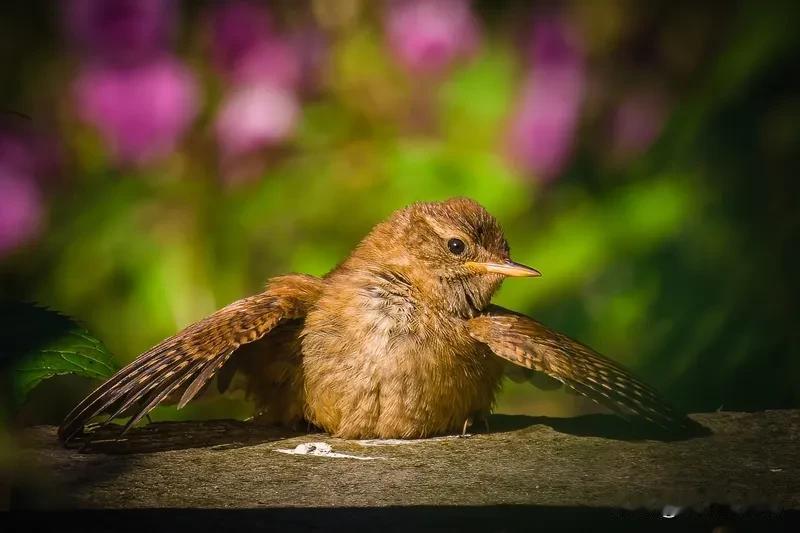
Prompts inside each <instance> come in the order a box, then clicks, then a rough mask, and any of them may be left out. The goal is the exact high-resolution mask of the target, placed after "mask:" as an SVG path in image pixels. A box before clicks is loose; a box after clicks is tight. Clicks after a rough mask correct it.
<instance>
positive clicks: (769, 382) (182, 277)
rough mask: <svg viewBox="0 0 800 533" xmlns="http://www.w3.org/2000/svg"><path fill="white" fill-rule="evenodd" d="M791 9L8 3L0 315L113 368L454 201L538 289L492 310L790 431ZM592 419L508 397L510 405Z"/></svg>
mask: <svg viewBox="0 0 800 533" xmlns="http://www.w3.org/2000/svg"><path fill="white" fill-rule="evenodd" d="M795 4H796V3H793V2H758V1H750V2H746V1H745V2H725V3H721V2H720V3H713V2H675V1H648V2H641V1H635V0H618V1H602V2H601V1H597V2H581V1H574V2H559V3H553V2H535V1H530V2H528V1H500V0H486V1H476V2H468V1H466V0H408V1H402V0H398V1H369V2H368V1H365V0H314V1H290V0H284V1H269V2H255V1H252V2H251V1H231V2H177V1H168V0H165V1H160V0H138V1H135V0H105V1H101V0H70V1H63V2H51V1H29V2H8V3H3V5H2V7H0V13H2V17H1V18H0V41H2V47H0V64H2V65H3V67H4V68H3V69H2V71H1V72H0V289H1V290H2V297H3V299H4V300H9V301H12V300H13V301H35V302H38V303H40V304H42V305H46V306H48V307H51V308H53V309H57V310H59V311H61V312H63V313H66V314H68V315H70V316H72V317H75V318H76V319H78V320H80V321H81V322H82V323H83V324H85V325H86V327H87V328H88V329H89V331H91V332H92V333H93V334H94V335H96V336H97V337H99V338H100V339H102V340H103V341H104V342H105V344H106V345H107V346H108V347H109V349H110V350H111V351H112V352H113V354H114V356H115V358H116V359H117V361H118V362H119V363H120V364H122V363H125V362H127V361H129V360H131V359H133V358H134V357H135V356H136V355H137V354H139V353H140V352H142V351H144V350H145V349H146V348H148V347H150V346H151V345H153V344H155V343H156V342H157V341H159V340H161V339H162V338H164V337H166V336H168V335H171V334H173V333H174V332H176V331H177V330H178V329H180V328H182V327H184V326H186V325H188V324H189V323H191V322H193V321H195V320H197V319H200V318H202V317H203V316H205V315H207V314H209V313H211V312H213V311H214V310H216V309H217V308H219V307H222V306H223V305H225V304H227V303H229V302H231V301H233V300H236V299H238V298H240V297H243V296H245V295H248V294H251V293H253V292H256V291H258V290H259V289H260V287H261V286H262V285H263V284H264V282H265V280H266V279H267V278H269V277H271V276H273V275H276V274H280V273H285V272H288V271H299V272H308V273H312V274H317V275H321V274H324V273H325V272H326V271H327V270H329V269H330V268H332V267H333V266H334V265H336V264H337V263H338V262H339V261H340V260H341V259H342V258H343V257H344V256H345V255H346V254H347V253H348V251H349V250H350V249H351V248H352V247H353V246H354V245H355V244H356V243H357V242H358V240H359V239H360V238H361V237H362V236H363V235H364V234H366V232H367V231H368V230H369V229H370V228H371V226H372V225H373V224H375V223H376V222H378V221H379V220H381V219H383V218H384V217H385V216H387V215H388V214H389V213H390V212H392V211H393V210H395V209H397V208H400V207H402V206H404V205H406V204H408V203H410V202H413V201H417V200H438V199H444V198H447V197H451V196H457V195H464V196H470V197H472V198H474V199H476V200H478V201H479V202H481V203H483V204H484V205H485V206H486V207H487V208H488V209H489V210H490V211H491V212H492V213H494V214H495V215H496V216H497V218H498V219H499V220H500V222H501V224H502V225H503V226H504V228H505V229H506V232H507V233H508V236H509V240H510V242H511V245H512V251H513V254H514V257H515V258H516V259H517V260H518V261H521V262H524V263H526V264H530V265H532V266H535V267H536V268H538V269H540V270H541V271H542V272H543V274H544V275H543V277H542V278H540V279H536V280H512V281H509V282H507V283H506V284H505V286H504V287H503V289H502V290H501V292H500V294H499V295H498V297H497V299H496V301H497V302H498V303H500V304H501V305H505V306H508V307H512V308H515V309H518V310H520V311H523V312H525V313H529V314H531V315H533V316H535V317H537V318H538V319H540V320H541V321H543V322H544V323H546V324H548V325H550V326H553V327H555V328H557V329H559V330H561V331H564V332H566V333H567V334H569V335H571V336H573V337H575V338H578V339H580V340H582V341H584V342H586V343H588V344H590V345H592V346H594V347H595V348H596V349H598V350H599V351H601V352H603V353H605V354H608V355H610V356H612V357H613V358H615V359H617V360H619V361H621V362H622V363H624V364H625V365H627V366H628V367H631V368H632V369H634V370H635V371H636V372H637V373H638V374H639V375H641V376H642V377H643V378H644V379H645V380H646V381H648V382H650V383H652V384H654V385H655V386H656V387H657V388H658V389H660V390H662V391H663V392H664V393H665V395H666V396H667V397H669V398H670V399H672V400H673V401H674V402H675V403H676V404H677V405H679V406H680V407H682V408H684V409H687V410H689V411H711V410H716V409H725V410H743V409H745V410H750V409H766V408H781V407H792V406H793V407H798V406H800V385H799V384H798V378H799V377H800V359H799V358H798V356H800V350H799V349H798V348H800V333H798V332H800V328H798V325H797V320H798V317H800V313H799V312H798V311H800V305H798V296H800V291H798V288H799V287H798V286H799V285H800V282H798V274H800V260H799V258H800V252H798V245H799V244H800V241H798V238H797V237H798V228H799V223H800V202H798V198H799V197H800V196H798V184H797V182H798V173H797V170H798V165H797V164H796V163H797V162H798V161H797V159H798V153H800V152H799V151H798V147H799V146H800V143H799V142H798V141H799V140H800V139H798V133H799V132H800V127H798V124H800V91H798V89H800V69H798V65H800V61H798V59H800V58H799V57H798V49H800V48H799V47H798V44H799V43H798V36H800V32H798V31H797V25H796V21H797V20H798V17H797V15H798V9H797V6H796V5H795ZM95 384H96V383H92V382H90V381H89V380H85V379H69V378H66V377H65V378H61V377H59V378H54V379H52V380H50V381H48V382H45V383H44V384H42V385H41V386H40V387H39V388H38V389H36V390H35V391H34V393H33V394H32V395H31V397H30V399H29V401H28V403H27V404H26V405H25V406H23V408H22V410H21V411H20V413H18V415H17V416H18V417H20V418H21V419H22V420H23V421H25V422H28V423H34V422H42V421H48V422H57V421H58V420H59V419H60V418H61V417H62V416H63V414H64V413H65V412H66V411H67V410H68V409H69V408H70V407H71V406H72V404H74V402H76V401H77V400H78V399H79V398H80V397H81V396H82V395H83V394H85V393H86V392H87V391H88V389H89V388H90V387H91V386H92V385H95ZM247 407H248V406H247V404H246V402H245V401H244V400H243V399H242V398H241V397H236V396H234V397H229V398H213V397H212V398H207V399H203V400H200V401H198V402H197V403H196V404H193V405H192V406H191V407H189V408H187V409H186V410H184V411H181V412H176V411H174V410H173V409H172V408H162V409H160V410H159V411H158V412H157V413H156V416H155V418H161V419H164V418H181V417H183V418H185V417H217V416H239V417H244V416H247V414H248V408H247ZM587 409H591V406H590V405H588V404H587V403H586V402H584V401H583V400H581V399H578V398H576V397H573V396H570V395H567V394H565V393H561V392H548V393H544V392H541V391H537V390H535V389H533V388H531V387H530V386H527V385H517V384H513V383H509V386H508V387H506V389H505V391H504V393H503V395H502V396H501V398H500V402H499V406H498V411H501V412H510V413H529V414H542V413H544V414H550V415H558V416H567V415H573V414H577V413H581V412H586V410H587Z"/></svg>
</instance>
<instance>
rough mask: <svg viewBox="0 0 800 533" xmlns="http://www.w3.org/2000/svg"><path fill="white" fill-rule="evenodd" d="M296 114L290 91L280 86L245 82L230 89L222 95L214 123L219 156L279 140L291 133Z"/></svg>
mask: <svg viewBox="0 0 800 533" xmlns="http://www.w3.org/2000/svg"><path fill="white" fill-rule="evenodd" d="M298 114H299V107H298V103H297V99H296V97H295V95H294V93H293V92H291V91H289V90H286V89H284V88H282V87H279V86H274V85H248V86H243V87H239V88H236V89H234V90H233V91H231V92H230V93H229V94H228V95H227V96H226V97H225V100H224V101H223V103H222V105H221V107H220V110H219V114H218V115H217V120H216V124H215V126H216V133H217V141H218V143H219V147H220V150H221V152H222V155H223V158H224V159H230V158H236V157H240V156H243V155H247V154H251V153H253V152H257V151H259V150H262V149H264V148H268V147H270V146H275V145H277V144H280V143H282V142H283V141H285V140H286V139H287V138H288V137H289V136H291V135H292V133H293V132H294V129H295V127H296V124H297V120H298Z"/></svg>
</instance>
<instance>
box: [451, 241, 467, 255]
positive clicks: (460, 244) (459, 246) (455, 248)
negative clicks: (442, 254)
mask: <svg viewBox="0 0 800 533" xmlns="http://www.w3.org/2000/svg"><path fill="white" fill-rule="evenodd" d="M465 248H466V245H465V244H464V241H462V240H461V239H450V240H449V241H447V249H448V250H450V253H451V254H454V255H461V254H463V253H464V249H465Z"/></svg>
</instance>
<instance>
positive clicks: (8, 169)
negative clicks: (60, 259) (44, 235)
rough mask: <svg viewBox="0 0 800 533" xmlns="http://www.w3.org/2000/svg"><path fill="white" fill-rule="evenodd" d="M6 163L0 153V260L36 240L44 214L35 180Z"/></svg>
mask: <svg viewBox="0 0 800 533" xmlns="http://www.w3.org/2000/svg"><path fill="white" fill-rule="evenodd" d="M5 163H6V162H5V161H3V160H2V154H0V257H4V256H6V255H8V254H9V253H10V252H12V251H13V250H15V249H16V248H18V247H20V246H22V245H23V244H25V243H27V242H29V241H30V240H32V239H33V238H34V237H36V236H37V235H38V233H39V231H40V230H41V227H42V217H43V214H44V207H43V205H42V197H41V193H40V191H39V187H38V185H37V183H36V180H35V179H34V177H33V176H30V175H25V174H21V173H19V172H16V171H15V169H14V168H13V166H12V165H6V164H5Z"/></svg>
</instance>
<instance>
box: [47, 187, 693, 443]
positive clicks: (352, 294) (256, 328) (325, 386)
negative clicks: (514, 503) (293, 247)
mask: <svg viewBox="0 0 800 533" xmlns="http://www.w3.org/2000/svg"><path fill="white" fill-rule="evenodd" d="M509 276H539V272H537V271H536V270H534V269H532V268H530V267H527V266H524V265H520V264H518V263H515V262H513V261H512V260H511V258H510V256H509V247H508V243H507V242H506V239H505V237H504V236H503V232H502V230H501V229H500V226H499V225H498V223H497V221H496V220H495V219H494V217H492V216H491V215H490V214H489V213H488V212H487V211H486V210H485V209H484V208H483V207H481V206H480V205H479V204H477V203H476V202H474V201H472V200H469V199H464V198H455V199H451V200H448V201H445V202H434V203H417V204H413V205H410V206H408V207H406V208H405V209H401V210H399V211H397V212H395V213H394V214H393V215H392V216H391V217H390V218H389V219H388V220H386V221H385V222H382V223H380V224H378V225H377V226H376V227H375V228H374V229H373V230H372V231H371V232H370V233H369V235H367V236H366V238H364V240H362V241H361V243H360V244H359V245H358V246H357V247H356V249H355V250H354V251H353V252H352V254H351V255H350V257H348V258H347V259H346V260H345V261H344V262H343V263H341V264H340V265H339V266H337V267H336V268H334V269H333V270H332V271H331V272H330V273H328V274H327V275H325V276H324V277H322V278H317V277H313V276H308V275H304V274H289V275H286V276H280V277H276V278H273V279H271V280H270V281H269V282H268V283H267V286H266V289H265V290H264V292H262V293H260V294H256V295H255V296H250V297H248V298H244V299H242V300H239V301H237V302H234V303H232V304H230V305H228V306H227V307H224V308H222V309H220V310H219V311H217V312H216V313H214V314H212V315H211V316H209V317H207V318H205V319H203V320H201V321H199V322H197V323H195V324H192V325H191V326H189V327H187V328H186V329H184V330H183V331H181V332H180V333H178V334H177V335H175V336H173V337H170V338H168V339H166V340H164V341H163V342H161V343H160V344H158V345H157V346H155V347H153V348H151V349H150V350H148V351H147V352H145V353H144V354H142V355H140V356H139V357H138V358H137V359H136V360H135V361H133V362H132V363H130V364H129V365H128V366H126V367H125V368H123V369H122V370H120V371H119V372H118V373H117V374H116V375H114V376H113V377H112V378H110V379H109V380H108V381H106V382H105V383H103V384H102V385H101V386H100V387H99V388H97V389H96V390H95V391H94V392H92V393H91V394H90V395H89V396H88V397H87V398H86V399H84V400H83V401H82V402H81V403H80V404H79V405H78V406H77V407H76V408H75V409H74V410H73V411H72V412H71V413H70V414H69V415H67V417H66V419H65V420H64V422H63V424H62V426H61V428H60V431H59V435H60V436H61V438H62V439H63V440H69V439H70V438H72V437H73V436H75V435H76V434H78V433H79V432H81V431H82V429H83V428H84V426H85V425H86V424H87V423H88V422H89V420H90V419H92V418H93V417H95V416H97V415H99V414H101V413H111V415H110V417H109V419H108V420H111V419H113V418H115V417H118V416H120V415H124V414H131V415H132V416H131V418H130V420H129V421H128V423H127V425H126V426H125V429H126V430H127V429H128V428H130V427H131V426H132V425H133V424H135V423H136V422H138V421H139V420H141V419H142V417H144V416H145V415H146V414H147V413H148V412H149V411H150V410H151V409H153V408H154V407H155V406H156V405H158V404H160V403H162V402H165V401H169V400H173V401H177V402H178V407H179V408H180V407H183V406H184V405H186V403H187V402H189V401H190V400H191V399H192V398H194V397H195V396H196V395H197V394H198V393H199V392H200V391H201V389H203V388H204V387H205V386H206V385H207V384H208V383H209V381H210V380H211V378H212V377H213V376H214V375H215V374H216V375H217V382H218V387H219V389H220V390H221V391H224V390H225V389H227V388H228V386H229V384H230V383H231V380H232V377H233V375H234V373H236V372H237V371H240V372H241V373H242V374H243V375H244V376H245V377H246V378H247V391H248V393H249V394H250V395H251V396H252V397H253V398H254V400H255V403H256V405H257V407H258V409H259V412H260V418H261V419H262V420H263V421H265V422H269V423H280V424H288V425H292V424H296V423H297V422H299V421H301V420H303V419H305V420H307V421H308V422H310V423H312V424H314V425H316V426H318V427H320V428H322V429H324V430H325V431H327V432H329V433H331V434H332V435H335V436H337V437H344V438H413V437H428V436H432V435H441V434H448V433H458V432H464V431H466V428H467V426H468V425H470V424H471V423H472V422H473V421H475V420H479V419H483V420H485V419H486V417H487V415H488V414H489V412H490V411H491V409H492V406H493V404H494V400H495V395H496V393H497V392H498V389H499V388H500V385H501V380H502V378H503V375H504V373H505V371H506V370H507V368H508V367H516V368H517V370H518V371H519V370H523V371H526V372H529V373H531V374H534V373H544V374H546V375H548V376H550V377H552V378H555V379H556V380H558V381H561V382H563V383H564V384H566V385H567V386H569V387H571V388H572V389H574V390H575V391H577V392H579V393H581V394H583V395H586V396H588V397H589V398H591V399H592V400H594V401H596V402H598V403H600V404H602V405H605V406H607V407H609V408H611V409H613V410H614V411H616V412H617V413H619V414H621V415H623V416H628V415H633V416H639V417H642V418H644V419H647V420H649V421H650V422H653V423H655V424H657V425H659V426H663V427H666V428H670V429H677V428H684V427H689V426H690V424H691V421H690V420H689V419H688V418H686V417H685V416H684V415H682V414H680V413H678V412H676V411H675V410H674V409H672V408H671V407H670V406H669V405H668V404H667V403H666V402H665V401H664V400H662V399H661V398H660V396H659V395H658V394H657V393H656V392H655V391H654V390H653V389H651V388H650V387H648V386H647V385H645V384H643V383H642V382H640V381H639V380H637V379H636V378H634V377H633V376H632V375H631V374H630V373H629V372H628V371H626V370H625V369H624V368H622V367H621V366H620V365H618V364H616V363H614V362H613V361H611V360H609V359H607V358H605V357H603V356H601V355H599V354H597V353H596V352H594V351H593V350H591V349H590V348H588V347H586V346H584V345H582V344H580V343H578V342H576V341H574V340H572V339H570V338H568V337H566V336H564V335H562V334H560V333H557V332H555V331H552V330H550V329H548V328H546V327H545V326H543V325H542V324H540V323H539V322H537V321H535V320H533V319H531V318H528V317H526V316H523V315H520V314H518V313H515V312H513V311H509V310H507V309H503V308H501V307H497V306H494V305H491V304H490V300H491V298H492V295H493V294H494V293H495V291H496V290H497V289H498V288H499V286H500V284H501V283H502V282H503V280H504V279H505V278H506V277H509ZM226 363H227V364H226Z"/></svg>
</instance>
